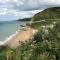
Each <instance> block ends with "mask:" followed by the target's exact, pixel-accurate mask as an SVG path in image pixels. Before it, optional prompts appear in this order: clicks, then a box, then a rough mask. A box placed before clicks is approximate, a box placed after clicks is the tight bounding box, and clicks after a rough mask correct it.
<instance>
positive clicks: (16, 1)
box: [0, 0, 60, 21]
mask: <svg viewBox="0 0 60 60" xmlns="http://www.w3.org/2000/svg"><path fill="white" fill-rule="evenodd" d="M59 6H60V0H0V21H11V20H17V19H23V18H30V17H32V16H34V14H36V13H38V12H41V11H42V10H44V9H46V8H49V7H59Z"/></svg>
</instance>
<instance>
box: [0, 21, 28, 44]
mask: <svg viewBox="0 0 60 60" xmlns="http://www.w3.org/2000/svg"><path fill="white" fill-rule="evenodd" d="M26 23H28V21H0V44H2V42H4V41H5V40H8V39H9V38H11V37H12V36H13V35H14V34H16V32H17V31H18V30H20V29H21V28H22V27H21V25H26Z"/></svg>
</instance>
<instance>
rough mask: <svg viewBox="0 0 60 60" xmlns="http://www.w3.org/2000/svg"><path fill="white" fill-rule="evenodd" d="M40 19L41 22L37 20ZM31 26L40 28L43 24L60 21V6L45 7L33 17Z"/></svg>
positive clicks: (52, 23)
mask: <svg viewBox="0 0 60 60" xmlns="http://www.w3.org/2000/svg"><path fill="white" fill-rule="evenodd" d="M37 21H40V22H37ZM32 22H36V23H31V27H35V28H39V27H41V26H46V25H48V26H51V25H54V24H55V23H57V22H60V7H53V8H48V9H45V10H44V11H42V12H40V13H38V14H36V15H35V16H34V17H33V18H32Z"/></svg>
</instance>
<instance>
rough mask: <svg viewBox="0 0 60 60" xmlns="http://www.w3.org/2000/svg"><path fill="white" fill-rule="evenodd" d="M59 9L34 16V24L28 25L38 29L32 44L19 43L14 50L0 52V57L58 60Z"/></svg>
mask: <svg viewBox="0 0 60 60" xmlns="http://www.w3.org/2000/svg"><path fill="white" fill-rule="evenodd" d="M59 9H60V8H59V7H58V8H56V7H55V8H49V9H46V10H44V11H42V12H40V13H38V14H36V15H35V16H34V17H33V22H34V23H31V24H30V26H31V27H32V28H36V29H38V32H37V33H36V34H35V35H34V39H33V40H32V42H29V43H21V45H20V46H18V47H17V48H16V49H10V48H5V49H4V50H2V51H1V52H0V56H1V55H2V56H5V57H6V59H7V58H9V59H10V60H60V17H59V16H60V15H59V13H60V10H59ZM49 12H50V13H49ZM46 13H47V15H46V16H45V14H46ZM50 14H52V15H50ZM48 15H49V18H48ZM41 16H42V17H41ZM50 16H52V17H50ZM51 18H52V19H51ZM42 20H44V21H42ZM37 21H41V22H37ZM28 25H29V24H28ZM0 58H1V57H0ZM6 59H5V60H6ZM1 60H4V59H1Z"/></svg>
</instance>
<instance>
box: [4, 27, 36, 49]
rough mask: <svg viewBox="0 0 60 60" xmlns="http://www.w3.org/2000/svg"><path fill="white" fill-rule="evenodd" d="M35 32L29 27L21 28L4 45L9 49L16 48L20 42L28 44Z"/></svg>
mask: <svg viewBox="0 0 60 60" xmlns="http://www.w3.org/2000/svg"><path fill="white" fill-rule="evenodd" d="M36 32H37V30H35V29H33V28H30V27H23V28H22V29H21V31H19V32H18V33H17V34H16V35H15V36H13V37H12V38H11V39H10V40H9V41H7V42H6V43H5V45H8V46H9V47H10V48H16V47H17V46H19V45H20V43H21V42H26V41H27V42H29V41H30V40H31V39H32V38H33V35H34V34H35V33H36Z"/></svg>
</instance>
